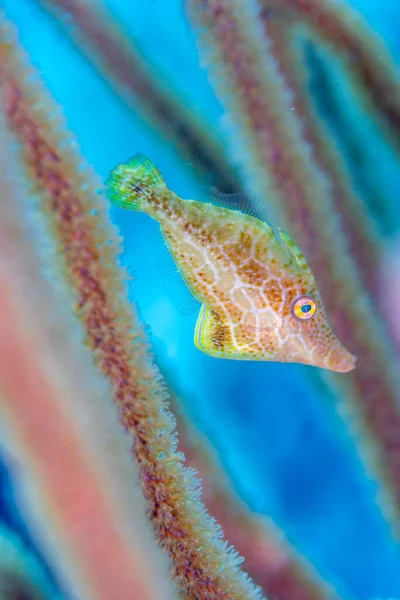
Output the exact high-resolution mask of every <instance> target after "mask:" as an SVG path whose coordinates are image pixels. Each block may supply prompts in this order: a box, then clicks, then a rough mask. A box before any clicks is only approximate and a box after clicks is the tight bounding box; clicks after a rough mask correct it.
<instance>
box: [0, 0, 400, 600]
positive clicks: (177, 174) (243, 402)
mask: <svg viewBox="0 0 400 600" xmlns="http://www.w3.org/2000/svg"><path fill="white" fill-rule="evenodd" d="M1 4H2V5H3V6H4V7H5V9H6V11H7V14H8V15H9V17H10V18H12V19H13V20H14V21H15V22H16V23H17V24H18V27H19V29H20V35H21V38H22V41H23V44H24V45H25V47H26V48H27V49H28V51H29V53H30V55H31V59H32V61H33V62H34V64H35V65H36V66H37V67H38V69H39V70H40V72H41V74H42V76H43V78H44V79H45V81H46V82H47V84H48V86H49V88H50V90H51V92H52V93H53V94H54V96H55V98H56V99H57V101H58V102H59V103H60V104H61V105H62V106H63V107H64V112H65V115H66V116H67V119H68V122H69V126H70V128H71V129H72V131H74V132H75V134H76V136H77V137H78V139H79V143H80V145H81V148H82V152H83V155H84V156H85V158H86V160H87V161H88V162H89V163H91V164H92V165H93V166H94V168H95V170H96V171H97V172H98V173H99V174H100V175H101V177H103V178H104V179H106V178H107V176H108V174H109V171H110V170H111V169H112V168H113V167H114V166H115V165H116V164H117V163H119V162H122V161H125V160H126V159H127V158H128V157H130V156H131V155H133V154H135V153H136V152H142V153H144V154H146V155H147V156H149V157H150V158H151V159H152V160H153V161H154V162H155V164H156V165H157V166H158V167H159V169H160V170H161V172H162V173H163V175H164V176H165V178H166V180H167V183H168V185H169V187H170V188H172V189H173V190H174V191H175V192H176V193H178V194H179V195H181V196H182V197H186V198H199V197H201V194H202V193H203V191H204V190H203V189H202V188H201V187H200V186H199V185H198V182H197V181H196V180H195V179H194V177H192V176H191V173H190V169H189V168H187V165H185V164H183V163H182V161H181V159H180V158H179V156H177V154H176V153H175V152H174V151H173V149H172V148H171V146H170V144H169V143H168V141H166V140H165V139H164V138H163V137H162V136H161V135H160V134H159V133H158V132H157V131H155V130H153V129H152V128H151V127H150V126H149V125H148V124H146V123H145V122H144V121H143V119H142V117H141V115H140V112H139V111H138V112H137V114H136V115H135V114H134V113H133V112H132V111H131V110H129V109H128V108H127V107H126V106H125V105H124V104H123V102H121V101H120V100H119V99H118V98H117V96H116V95H115V94H114V93H113V92H112V91H111V90H110V87H109V86H108V85H107V84H106V83H105V82H104V81H102V80H101V78H100V77H99V76H98V75H97V74H96V72H95V70H94V69H93V68H92V67H91V66H90V65H89V63H88V62H87V61H86V60H85V59H84V58H82V57H81V55H80V54H79V52H78V51H76V49H74V47H73V45H72V44H71V43H70V42H69V41H68V40H67V38H66V37H64V36H63V35H62V34H61V33H60V30H59V29H58V28H57V26H56V25H55V24H54V21H53V20H51V19H50V18H49V17H48V16H47V15H46V14H45V13H44V12H43V11H42V10H41V9H40V8H38V7H37V5H36V3H35V2H33V1H31V0H25V1H22V0H3V1H2V2H1ZM107 4H108V6H109V7H110V8H111V9H112V10H113V11H115V14H116V15H117V16H118V17H119V18H120V20H121V21H122V22H123V24H124V26H125V27H126V28H127V30H128V31H130V32H131V34H132V36H133V37H134V38H135V40H136V41H137V42H138V43H140V46H141V48H142V50H143V53H144V55H145V56H147V57H148V58H149V59H150V60H151V61H152V62H153V64H154V65H156V66H157V67H158V68H159V69H160V73H163V74H164V75H161V79H164V80H165V82H166V83H167V82H168V85H171V84H172V87H173V88H174V89H175V90H177V91H178V92H179V94H180V95H181V97H182V98H186V99H187V103H188V104H189V105H190V106H191V107H192V109H193V111H196V112H199V113H201V114H203V115H205V116H206V117H207V119H208V121H209V123H210V127H212V128H213V129H214V130H217V131H219V130H220V127H221V118H222V116H223V110H222V107H221V106H220V104H219V102H218V101H217V100H216V98H215V96H214V94H213V91H212V88H211V86H210V85H209V83H208V81H207V74H206V72H205V71H204V70H202V69H201V68H200V67H199V64H198V56H197V51H196V47H195V43H194V39H193V35H192V33H191V31H190V30H189V28H188V26H187V23H186V22H185V19H184V13H183V9H182V7H181V2H180V1H179V0H153V1H151V0H148V1H147V2H142V1H139V0H130V1H129V2H127V1H126V0H109V2H108V3H107ZM353 4H354V5H355V6H357V8H359V10H360V11H361V12H362V13H363V14H364V15H365V16H366V18H367V20H368V21H369V23H370V24H371V25H372V26H373V27H374V29H375V30H376V31H377V32H378V33H379V34H381V35H382V36H383V37H385V39H386V40H387V41H388V43H389V45H390V46H391V48H392V51H393V53H394V54H395V56H396V57H399V55H400V38H399V37H396V35H397V36H398V34H397V33H396V29H395V23H396V22H397V23H398V22H399V19H400V6H399V5H398V3H397V2H396V1H395V0H393V2H386V3H382V2H376V1H373V0H364V1H362V0H358V1H357V2H353ZM370 146H371V145H370ZM372 146H373V147H369V151H370V153H371V154H372V156H373V158H374V160H376V161H379V163H380V164H381V165H382V169H385V174H386V177H385V178H383V177H382V185H386V184H388V181H398V179H397V178H398V176H399V174H398V172H397V171H396V169H395V168H394V167H391V165H390V164H389V165H388V161H386V160H385V159H384V154H383V153H384V152H386V150H385V148H384V147H382V144H381V145H379V144H378V143H377V144H376V145H372ZM375 147H376V149H375V150H374V148H375ZM112 217H113V219H114V221H115V223H116V224H117V225H118V227H119V228H120V230H121V233H122V235H123V237H124V240H125V249H126V251H125V254H124V257H123V260H124V263H125V264H126V265H127V266H128V267H129V270H130V272H131V274H133V275H134V276H135V281H134V282H132V283H131V285H130V293H131V296H132V299H134V300H135V302H137V304H138V306H139V310H140V315H141V318H142V320H143V321H144V322H145V323H146V324H147V325H148V326H149V328H150V334H151V339H152V342H153V345H154V350H155V354H156V358H157V360H159V361H160V364H162V366H163V367H164V368H166V369H168V370H169V371H171V373H172V375H173V380H174V382H175V385H176V387H177V389H178V390H179V392H180V393H181V396H183V397H184V398H185V399H186V406H185V410H187V412H188V413H189V414H190V415H191V417H192V418H193V419H194V420H195V422H196V423H197V425H198V426H199V428H201V429H202V430H203V431H205V432H206V433H207V435H208V437H209V438H210V440H211V441H212V443H213V445H214V447H215V448H216V449H217V451H218V452H219V454H220V456H221V459H222V461H223V463H224V465H225V468H226V470H227V471H228V472H229V474H230V476H231V478H232V481H233V482H234V484H235V486H236V488H237V490H238V492H239V493H240V495H241V497H242V498H243V499H244V500H245V501H246V502H247V503H248V505H249V506H250V507H251V509H252V510H254V511H256V512H259V513H262V514H268V515H270V516H272V517H273V518H274V519H275V520H276V522H277V523H278V524H279V526H281V527H282V528H284V529H285V531H286V534H287V536H288V539H289V540H290V541H291V542H292V543H293V544H294V545H295V546H297V548H298V549H299V550H300V551H301V552H302V553H304V554H305V555H306V556H307V557H308V558H309V559H310V560H311V561H312V563H313V564H314V565H315V566H316V568H317V569H318V570H319V572H320V573H321V574H322V575H323V576H325V577H326V578H327V579H328V580H330V581H332V582H333V583H334V584H335V585H337V586H338V588H339V590H341V591H343V593H344V594H348V595H349V596H351V597H354V598H357V599H359V600H367V599H373V598H389V597H392V598H393V597H396V596H397V597H398V598H400V557H399V548H398V547H395V546H394V544H393V543H392V542H391V541H390V533H389V528H388V525H387V524H386V523H385V521H384V519H383V518H382V517H381V515H380V514H379V510H378V509H377V507H376V505H375V503H374V497H375V495H376V485H375V483H374V482H373V481H371V480H370V479H369V478H368V477H367V476H366V475H365V474H364V471H363V467H362V465H361V464H360V461H359V459H358V457H357V454H356V451H355V448H354V444H353V442H352V440H351V438H350V436H349V433H348V431H347V428H346V425H345V424H344V423H343V421H342V420H341V418H340V417H339V416H338V415H337V412H336V410H335V406H334V401H333V399H332V398H326V397H324V398H321V397H320V395H319V394H318V392H317V391H316V390H315V388H314V386H313V383H312V378H311V379H310V377H309V376H310V372H311V370H312V368H311V367H302V366H299V365H279V364H269V363H258V364H252V363H244V362H243V363H242V362H234V361H233V362H229V361H221V360H215V359H212V358H209V357H207V356H205V355H203V354H202V353H200V352H199V351H198V350H196V348H195V347H194V345H193V329H194V325H195V320H196V315H193V316H189V317H185V316H182V315H181V314H180V313H179V311H178V310H177V308H176V306H175V305H174V304H173V303H171V302H170V300H169V298H168V297H167V296H166V294H165V290H164V287H163V283H162V278H161V276H160V272H159V270H158V268H157V258H158V253H159V251H160V246H161V245H160V238H159V235H158V226H157V224H156V223H155V222H154V221H151V219H150V218H149V217H148V216H147V215H144V214H138V213H131V212H125V211H122V210H118V209H113V210H112ZM0 493H1V496H0V503H1V506H2V507H3V515H4V519H5V520H6V521H7V522H9V523H11V524H12V525H13V526H14V527H16V528H17V529H20V528H23V524H22V521H21V519H20V517H19V516H18V513H17V510H16V508H15V506H14V505H13V502H12V499H10V497H9V494H10V489H9V485H8V483H7V477H6V474H5V472H4V471H3V475H2V479H1V478H0ZM24 536H28V534H27V532H25V533H24Z"/></svg>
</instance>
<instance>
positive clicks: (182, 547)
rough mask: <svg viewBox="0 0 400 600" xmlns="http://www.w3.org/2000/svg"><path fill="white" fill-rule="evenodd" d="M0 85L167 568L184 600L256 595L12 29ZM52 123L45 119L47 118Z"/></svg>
mask: <svg viewBox="0 0 400 600" xmlns="http://www.w3.org/2000/svg"><path fill="white" fill-rule="evenodd" d="M0 33H1V37H0V40H1V41H0V59H1V61H0V65H1V66H0V77H1V79H2V81H3V86H4V88H5V90H6V105H5V108H6V114H7V119H8V122H9V124H10V126H11V128H12V130H13V132H14V134H15V136H16V138H17V139H18V140H19V142H20V144H21V151H22V159H23V162H24V164H25V166H26V169H27V175H28V178H29V180H30V181H32V182H33V183H34V186H35V189H36V191H37V193H38V194H39V198H40V202H41V204H40V208H41V211H42V214H43V215H45V216H46V219H47V222H48V223H49V224H50V226H51V229H52V232H53V235H54V239H55V241H56V243H57V246H58V251H59V253H60V263H59V264H60V268H63V269H64V273H65V276H66V278H67V279H68V281H69V284H70V288H71V293H72V290H73V291H74V295H75V298H76V305H75V313H76V315H77V316H78V317H79V319H80V321H81V323H82V325H83V328H84V331H85V334H86V344H87V346H88V348H89V349H90V350H91V352H92V353H93V358H94V360H95V361H96V364H97V365H98V366H99V367H100V369H101V370H102V371H103V373H105V374H106V375H107V377H108V378H109V380H110V382H111V384H112V387H113V391H114V395H115V401H116V403H117V405H118V407H119V411H120V416H121V420H122V423H123V424H124V426H125V427H126V429H127V430H128V431H129V432H130V433H131V435H132V443H133V450H134V455H135V458H136V460H137V462H138V464H139V468H140V475H141V480H142V485H143V491H144V493H145V497H146V499H147V502H148V510H149V517H150V519H151V522H152V524H153V527H154V530H155V532H156V534H157V537H158V539H159V541H160V543H161V544H162V546H163V547H164V548H165V549H166V550H167V551H168V553H169V555H170V557H171V558H172V560H173V564H174V576H175V578H176V581H177V584H178V585H179V587H180V590H181V596H182V597H183V598H191V599H193V600H194V599H195V598H215V599H217V598H218V599H222V598H224V599H226V600H228V599H230V600H239V599H240V600H243V599H251V598H260V592H259V590H258V589H257V588H255V587H254V586H253V585H252V583H251V582H250V581H249V579H248V577H247V575H245V574H244V573H243V572H242V571H241V570H240V569H239V567H238V562H239V559H238V557H237V554H236V553H235V552H234V551H233V550H232V549H228V548H227V547H226V545H225V544H223V543H222V542H221V540H220V536H221V533H220V530H219V529H218V527H217V526H216V524H215V523H214V522H213V521H212V520H211V519H210V518H209V517H208V515H207V513H206V512H205V509H204V506H203V505H202V504H201V503H200V501H199V499H198V492H197V489H196V488H197V485H198V484H197V481H196V480H195V479H194V478H193V475H192V474H191V472H189V471H188V470H187V469H186V468H184V467H183V465H182V457H181V456H180V455H179V454H178V453H177V451H176V439H175V433H174V427H175V424H174V420H173V418H172V416H171V414H170V413H169V412H168V405H167V403H166V394H165V390H164V385H163V383H162V381H161V378H160V375H159V373H158V371H157V368H156V367H155V366H154V364H153V362H152V358H151V355H150V352H149V347H148V342H147V340H146V338H145V334H144V331H143V328H142V326H141V324H140V322H139V321H138V318H137V316H136V314H135V313H134V312H133V307H132V305H130V304H129V302H128V300H127V293H126V289H125V284H124V277H125V274H124V273H123V271H122V270H121V269H120V268H119V267H118V254H119V252H120V248H119V244H118V241H117V236H116V233H115V228H114V227H113V226H112V224H111V222H110V220H109V217H108V214H107V211H108V204H107V203H106V202H105V201H104V199H103V198H102V197H101V196H100V195H99V194H97V193H96V189H97V188H98V185H99V183H98V181H97V179H96V178H95V177H94V176H93V174H92V173H91V172H90V171H89V169H82V158H81V156H80V155H79V154H78V153H77V151H76V149H75V146H76V143H75V141H74V140H72V139H71V137H70V136H68V135H67V134H66V133H65V132H64V128H63V124H62V123H61V119H60V118H57V117H55V113H56V109H55V107H54V105H53V102H52V101H51V99H50V98H49V97H48V95H47V94H46V92H45V90H44V89H43V87H42V85H41V84H40V82H39V81H37V78H36V76H35V75H34V74H33V72H32V69H30V68H29V67H28V66H27V61H26V58H25V56H24V55H23V53H22V51H21V50H20V49H19V48H18V46H17V42H16V40H15V36H14V33H13V31H12V30H11V26H10V25H9V24H7V23H6V22H5V21H4V20H3V21H2V22H1V25H0ZM49 115H50V118H49Z"/></svg>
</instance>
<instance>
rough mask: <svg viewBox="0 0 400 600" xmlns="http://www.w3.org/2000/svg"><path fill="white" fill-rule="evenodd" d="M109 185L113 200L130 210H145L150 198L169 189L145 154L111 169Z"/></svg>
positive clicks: (110, 196) (137, 155)
mask: <svg viewBox="0 0 400 600" xmlns="http://www.w3.org/2000/svg"><path fill="white" fill-rule="evenodd" d="M107 185H108V189H109V198H110V200H111V202H112V203H113V204H115V205H117V206H121V207H122V208H129V209H130V210H143V209H144V205H145V203H146V200H147V199H148V198H150V197H151V196H152V195H154V194H157V193H158V194H160V193H163V192H165V191H166V190H167V186H166V184H165V181H164V178H163V176H162V175H161V173H160V171H159V170H158V169H157V168H156V167H155V166H154V165H153V163H152V162H151V160H149V159H148V158H146V156H144V155H143V154H136V155H135V156H134V157H133V158H131V160H130V161H129V162H128V163H127V164H121V165H118V167H117V168H116V169H114V170H113V171H111V174H110V178H109V180H108V182H107Z"/></svg>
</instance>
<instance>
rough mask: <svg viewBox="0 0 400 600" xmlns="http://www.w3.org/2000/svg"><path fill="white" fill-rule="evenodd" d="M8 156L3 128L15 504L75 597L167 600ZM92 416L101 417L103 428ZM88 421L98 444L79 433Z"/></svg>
mask: <svg viewBox="0 0 400 600" xmlns="http://www.w3.org/2000/svg"><path fill="white" fill-rule="evenodd" d="M10 147H11V144H10V139H8V138H7V137H6V135H5V132H4V130H3V127H1V130H0V178H1V197H0V213H1V219H0V289H1V294H0V411H1V415H2V419H1V425H2V430H3V431H2V433H3V434H4V436H5V439H6V440H7V442H8V444H9V454H11V455H13V456H14V461H13V462H14V463H16V464H18V467H19V468H18V478H17V484H18V485H17V490H18V492H19V493H18V497H19V500H20V502H21V503H22V504H23V505H24V507H25V511H26V517H27V518H28V521H29V522H30V524H31V526H32V528H33V529H34V530H35V533H36V535H37V537H38V538H39V540H40V542H41V543H42V545H43V547H44V551H45V553H46V555H47V559H48V561H49V562H50V564H51V565H52V566H53V568H54V569H55V570H56V572H57V573H58V574H59V575H60V576H61V578H62V579H63V582H64V585H65V588H66V589H67V590H68V591H69V592H70V593H72V594H73V595H74V597H79V598H81V599H82V600H84V599H85V598H90V599H93V600H109V599H110V598H113V597H116V598H118V599H120V600H123V599H126V600H128V599H129V598H142V599H143V600H156V599H158V598H160V595H161V594H162V596H163V598H164V597H165V598H169V599H171V600H172V598H173V593H172V586H171V584H170V582H169V580H168V575H167V573H168V569H167V562H166V560H165V557H161V555H160V554H161V553H160V549H159V548H157V546H156V544H155V542H154V540H153V539H152V537H151V532H150V529H148V528H147V526H146V525H145V510H144V502H143V499H142V496H141V494H140V491H139V489H138V486H139V480H138V477H137V470H136V469H135V468H134V465H133V464H129V463H128V461H127V459H126V457H127V456H128V454H127V452H128V444H127V440H126V439H125V438H123V436H122V431H121V429H120V426H119V425H118V424H117V417H116V414H115V409H114V407H113V405H112V398H111V394H110V389H109V386H108V385H107V383H106V381H105V379H104V378H103V377H101V376H100V375H99V374H98V373H97V371H96V370H95V368H94V367H93V366H92V365H91V364H90V361H89V357H88V356H87V354H86V353H85V352H83V351H82V346H81V340H80V331H79V325H78V323H76V322H74V321H73V320H72V319H71V320H70V319H69V315H68V316H66V317H64V311H63V310H62V309H60V308H59V304H58V302H57V300H59V298H57V297H56V296H53V290H52V289H51V287H50V286H49V285H48V282H46V281H45V280H44V278H43V277H42V276H41V275H40V273H39V272H38V262H35V259H36V261H37V260H38V258H37V257H36V256H35V252H34V248H33V244H32V240H31V239H30V235H29V234H30V231H29V230H28V228H27V227H26V223H25V219H26V216H25V215H24V207H23V205H22V203H21V202H20V199H19V198H18V197H17V195H16V193H15V191H14V190H13V189H12V184H11V181H10V165H9V161H8V160H6V154H7V153H8V152H9V149H10ZM99 410H100V411H103V412H104V415H107V418H109V422H107V424H106V426H104V422H103V418H104V417H103V416H102V415H97V414H96V412H97V411H99ZM80 420H81V421H84V422H85V423H84V424H83V423H80V424H81V425H84V426H83V427H82V426H79V424H78V423H79V421H80ZM87 424H89V426H90V427H93V428H95V429H96V432H97V436H98V439H96V435H93V434H91V435H87V433H86V431H85V426H86V425H87ZM102 434H106V435H107V437H108V439H107V442H106V443H104V439H101V435H102ZM110 451H112V452H113V453H114V455H113V456H112V457H108V456H107V452H110ZM121 452H122V454H121ZM98 461H100V464H101V467H100V468H99V466H98ZM116 461H120V462H118V464H117V465H116ZM116 466H117V469H116ZM127 476H128V477H129V480H130V481H131V483H130V484H128V483H127V481H128V480H127V479H126V477H127ZM135 485H136V488H137V489H136V492H135ZM117 487H118V489H117ZM118 494H121V495H118ZM129 502H130V506H129V511H130V512H129V513H128V512H127V510H126V509H127V505H128V503H129ZM123 517H125V519H124V518H123ZM111 549H112V551H111ZM161 558H163V559H164V560H161ZM153 562H155V563H156V564H158V565H159V567H160V569H159V572H158V573H157V575H156V576H155V575H154V573H153V569H152V567H151V568H150V564H151V563H153Z"/></svg>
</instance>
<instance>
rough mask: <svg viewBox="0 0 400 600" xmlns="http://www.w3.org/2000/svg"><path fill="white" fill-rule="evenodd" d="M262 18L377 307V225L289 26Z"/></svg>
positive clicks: (379, 251) (279, 20)
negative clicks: (320, 108) (317, 100)
mask: <svg viewBox="0 0 400 600" xmlns="http://www.w3.org/2000/svg"><path fill="white" fill-rule="evenodd" d="M261 20H262V22H263V24H264V25H265V28H266V34H267V36H268V39H269V41H270V44H271V46H270V48H271V52H272V53H273V55H274V57H275V59H276V63H277V66H278V69H279V72H280V73H281V75H282V77H283V79H284V81H285V85H286V86H287V88H288V89H290V91H291V94H292V108H293V110H294V111H295V113H296V115H297V116H298V117H299V118H300V120H301V123H302V126H303V134H304V138H305V140H306V142H307V143H308V144H309V146H310V151H311V152H312V156H313V161H314V162H315V163H316V164H317V165H318V166H319V168H320V169H321V170H322V171H323V172H324V173H325V174H326V175H328V177H329V181H330V183H331V193H332V204H333V210H335V211H336V212H337V213H338V214H340V216H341V222H342V226H343V230H344V232H345V235H346V238H347V242H348V252H349V253H350V254H351V256H352V257H353V259H354V262H355V263H356V266H357V269H358V272H359V274H360V277H361V279H362V283H363V285H364V287H365V289H366V290H368V292H369V293H370V295H371V297H372V298H373V299H374V301H375V304H376V307H378V306H379V305H380V304H381V298H380V292H379V282H378V281H377V272H378V268H379V265H380V261H381V259H382V256H383V248H382V244H381V243H380V240H379V234H378V231H377V228H376V225H375V223H374V221H373V219H372V218H371V216H370V214H369V213H368V211H366V210H365V205H364V203H363V201H362V199H361V198H360V197H359V196H358V195H357V193H356V192H355V190H354V188H353V184H352V181H351V178H350V174H349V172H348V169H347V167H346V165H345V162H344V160H343V157H342V156H341V154H340V152H339V150H338V148H337V147H336V146H335V144H334V142H333V140H332V139H331V137H330V133H329V130H328V128H327V127H326V125H325V124H324V122H323V120H322V118H321V117H320V116H319V114H318V112H317V110H316V108H315V107H314V106H313V101H312V98H311V97H310V94H309V93H308V91H307V89H306V88H307V74H306V68H305V65H304V64H303V57H302V54H301V48H299V47H298V45H297V44H296V43H295V42H294V40H293V39H292V31H291V28H290V27H289V26H288V24H287V22H286V21H285V20H284V19H283V18H281V17H279V15H278V14H276V13H273V12H268V11H267V12H266V11H263V12H262V13H261ZM382 316H385V314H383V315H382Z"/></svg>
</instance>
